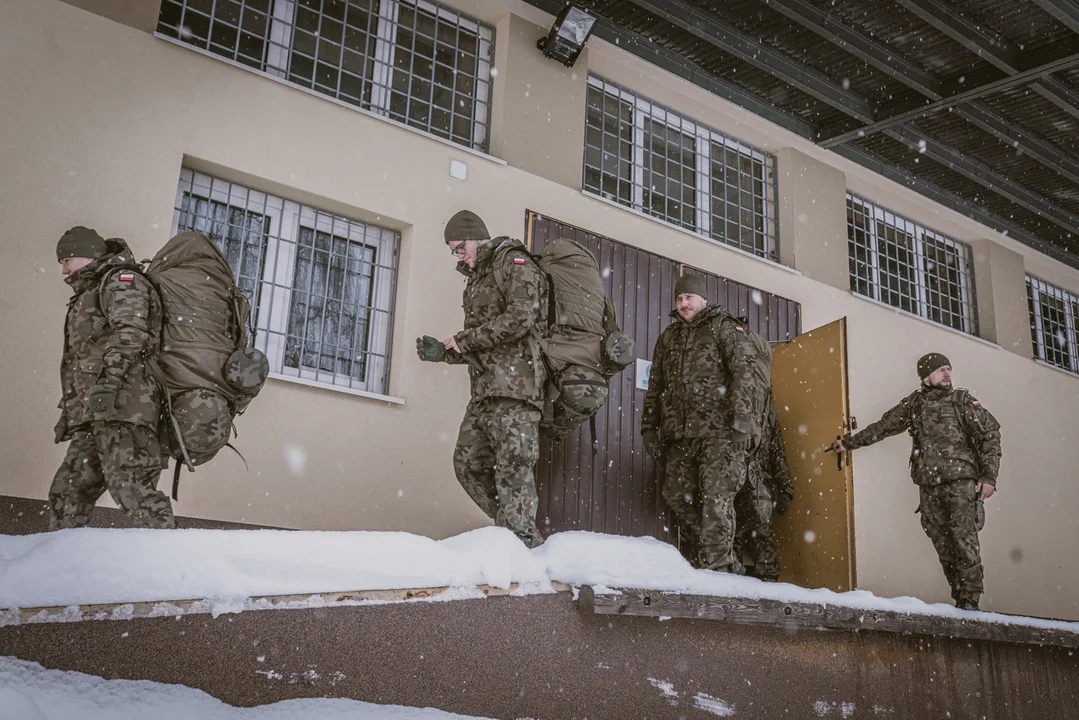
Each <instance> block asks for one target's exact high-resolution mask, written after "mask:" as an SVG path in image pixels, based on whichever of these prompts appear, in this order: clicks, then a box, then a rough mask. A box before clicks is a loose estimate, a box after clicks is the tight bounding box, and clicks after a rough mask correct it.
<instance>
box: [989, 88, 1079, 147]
mask: <svg viewBox="0 0 1079 720" xmlns="http://www.w3.org/2000/svg"><path fill="white" fill-rule="evenodd" d="M983 102H984V103H985V104H986V105H988V106H989V107H990V108H992V109H993V110H996V111H997V112H998V113H1000V114H1001V115H1004V116H1005V117H1008V118H1011V119H1012V120H1013V121H1014V122H1015V124H1016V125H1019V126H1021V127H1025V128H1027V129H1029V130H1031V131H1033V132H1035V133H1037V134H1038V135H1041V136H1042V137H1044V138H1045V139H1046V140H1049V141H1050V142H1053V143H1056V144H1057V145H1059V146H1060V147H1061V148H1063V149H1064V150H1066V151H1068V152H1069V153H1070V154H1071V155H1073V156H1076V157H1079V119H1077V118H1075V117H1072V116H1071V115H1069V114H1068V113H1066V112H1065V111H1063V110H1061V109H1060V108H1058V107H1057V106H1056V105H1054V104H1053V103H1051V102H1049V101H1048V100H1046V99H1045V98H1043V97H1042V96H1041V95H1038V94H1037V93H1036V92H1034V91H1033V90H1031V89H1030V88H1029V87H1021V88H1016V89H1014V90H1010V91H1008V92H1006V93H1002V94H1000V95H992V96H990V97H987V98H985V99H984V100H983Z"/></svg>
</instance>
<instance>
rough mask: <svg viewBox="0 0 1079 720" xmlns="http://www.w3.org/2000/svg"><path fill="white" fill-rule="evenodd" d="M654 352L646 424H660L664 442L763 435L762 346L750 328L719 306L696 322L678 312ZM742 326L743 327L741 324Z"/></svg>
mask: <svg viewBox="0 0 1079 720" xmlns="http://www.w3.org/2000/svg"><path fill="white" fill-rule="evenodd" d="M671 316H672V317H673V318H674V319H675V320H674V322H672V323H671V324H670V325H668V326H667V327H666V328H665V329H664V330H663V332H662V333H660V336H659V340H657V341H656V347H655V349H654V350H653V352H652V371H651V375H650V379H649V385H648V393H647V395H646V396H645V400H644V414H643V418H642V422H641V425H642V429H644V430H648V429H655V428H659V429H660V430H661V431H662V440H663V442H664V443H672V442H675V441H677V440H681V439H683V438H702V437H713V438H729V437H730V436H731V431H732V430H734V431H737V432H741V433H745V434H747V435H750V436H751V437H755V438H759V437H760V421H761V418H762V417H763V415H764V413H763V411H762V409H760V408H757V407H756V406H757V404H758V403H757V402H756V401H755V399H754V398H755V397H756V396H757V395H758V394H760V391H759V390H758V389H757V388H756V387H755V384H754V383H755V379H754V377H755V376H754V369H753V364H754V361H755V358H756V356H757V352H758V351H757V349H756V348H755V347H754V346H753V344H752V343H751V342H750V341H749V340H748V339H747V338H746V333H745V328H744V327H743V326H742V325H740V324H739V323H738V321H737V320H735V319H734V318H733V317H731V316H730V315H728V314H727V313H725V312H723V311H722V310H720V309H718V308H709V309H706V310H703V311H701V312H700V313H699V314H698V315H697V316H696V317H695V318H693V321H692V322H689V323H687V322H685V321H684V320H682V318H681V317H680V316H679V315H678V313H677V312H672V313H671ZM739 328H741V330H739Z"/></svg>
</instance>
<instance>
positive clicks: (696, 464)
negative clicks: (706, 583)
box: [663, 437, 746, 573]
mask: <svg viewBox="0 0 1079 720" xmlns="http://www.w3.org/2000/svg"><path fill="white" fill-rule="evenodd" d="M665 454H666V461H667V463H666V477H665V481H664V484H663V499H664V500H666V501H667V506H668V507H669V508H670V509H671V512H672V513H673V515H674V517H675V519H676V520H677V522H678V527H679V529H680V533H681V536H682V537H683V539H684V543H683V544H684V545H685V546H686V547H688V548H689V550H688V551H687V550H686V549H685V548H684V549H683V554H687V555H688V556H689V560H690V563H691V564H693V565H694V567H701V568H705V569H709V570H719V571H722V572H735V573H737V572H740V571H741V562H739V561H738V560H737V559H736V558H735V556H734V534H735V528H736V525H735V512H734V498H735V495H737V493H738V490H739V488H741V487H742V484H743V483H744V482H745V479H746V459H745V453H741V452H735V451H734V450H733V449H732V448H731V443H730V441H729V440H727V439H721V438H716V437H697V438H684V439H681V440H677V441H675V442H673V443H669V444H667V445H666V448H665Z"/></svg>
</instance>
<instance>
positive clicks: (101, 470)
mask: <svg viewBox="0 0 1079 720" xmlns="http://www.w3.org/2000/svg"><path fill="white" fill-rule="evenodd" d="M160 475H161V451H160V448H159V446H158V440H157V434H156V433H155V432H154V431H153V430H151V429H149V428H146V427H143V426H141V425H135V424H132V423H127V422H94V423H92V424H90V425H89V426H88V427H87V429H85V430H80V431H79V432H76V433H75V434H74V436H73V437H72V438H71V444H70V445H69V446H68V449H67V454H66V455H65V457H64V461H63V462H62V463H61V464H60V468H59V469H58V470H57V471H56V475H55V476H54V477H53V481H52V486H51V487H50V488H49V527H50V529H52V530H62V529H65V528H74V527H82V526H84V525H86V524H87V523H88V522H89V521H90V516H91V514H92V513H93V510H94V504H95V503H96V502H97V500H98V498H100V497H101V496H102V495H103V494H104V493H105V491H106V490H108V492H109V494H110V495H112V498H113V500H115V501H116V504H117V505H119V506H120V507H121V508H122V509H123V510H124V512H126V513H127V514H128V515H130V516H131V517H132V519H133V520H134V522H135V524H136V525H137V526H138V527H143V528H174V527H176V520H175V519H174V518H173V515H172V505H171V504H170V503H169V498H168V496H167V495H166V494H165V493H163V492H160V491H158V490H157V481H158V478H159V477H160Z"/></svg>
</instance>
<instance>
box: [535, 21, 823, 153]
mask: <svg viewBox="0 0 1079 720" xmlns="http://www.w3.org/2000/svg"><path fill="white" fill-rule="evenodd" d="M528 3H529V4H530V5H532V6H534V7H537V8H539V9H540V10H543V11H544V12H546V13H547V14H549V15H551V16H552V19H553V18H555V17H558V14H559V13H560V12H561V11H562V9H563V8H564V7H565V3H564V2H563V0H528ZM593 15H594V16H595V17H596V28H595V30H594V31H593V33H592V34H593V35H594V36H595V37H598V38H599V39H600V40H604V41H606V42H609V43H610V44H612V45H616V46H618V47H619V48H621V49H623V50H625V51H626V52H628V53H631V54H633V55H636V56H637V57H639V58H641V59H642V60H644V61H645V62H647V63H649V64H651V65H655V66H656V67H658V68H660V69H661V70H665V71H667V72H669V73H671V74H672V75H675V76H677V77H680V78H682V79H683V80H686V81H688V82H691V83H693V84H694V85H696V86H698V87H700V88H703V89H705V90H707V91H708V92H710V93H712V94H713V95H716V96H717V97H720V98H723V99H724V100H727V101H729V102H732V103H734V104H735V105H738V106H739V107H742V108H744V109H746V110H748V111H749V112H751V113H753V114H754V115H758V116H760V117H762V118H764V119H765V120H768V121H769V122H773V123H775V124H776V125H778V126H779V127H781V128H783V129H785V130H789V131H790V132H792V133H794V134H795V135H798V136H799V137H803V138H807V139H812V138H813V136H814V133H815V130H814V128H813V126H812V125H810V124H809V123H808V122H806V121H804V120H802V119H801V118H798V117H796V116H794V115H792V114H790V113H788V112H786V111H784V110H781V109H779V108H777V107H776V106H775V105H772V104H771V103H768V102H765V101H764V100H762V99H761V98H760V97H759V96H757V95H754V94H752V93H750V92H748V91H747V90H744V89H742V88H740V87H738V86H737V85H735V84H733V83H729V82H726V81H725V80H722V79H719V78H717V77H716V76H715V75H714V74H712V73H710V72H708V71H707V70H705V69H704V68H702V67H701V66H700V65H697V64H696V63H694V62H691V61H689V60H687V59H686V58H684V57H682V56H681V55H679V54H678V53H676V52H674V51H673V50H668V49H667V48H664V47H662V46H660V45H657V44H655V43H653V42H652V41H651V40H648V39H647V38H642V37H641V36H640V35H638V34H637V33H635V32H632V31H630V30H625V29H623V28H620V27H618V26H616V25H615V24H614V23H612V22H611V21H610V20H608V19H607V18H605V17H603V16H602V15H599V14H598V13H593Z"/></svg>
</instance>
